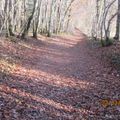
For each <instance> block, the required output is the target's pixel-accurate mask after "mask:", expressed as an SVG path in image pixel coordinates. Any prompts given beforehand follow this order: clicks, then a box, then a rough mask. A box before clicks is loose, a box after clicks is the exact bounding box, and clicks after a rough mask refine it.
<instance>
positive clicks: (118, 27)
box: [114, 0, 120, 40]
mask: <svg viewBox="0 0 120 120" xmlns="http://www.w3.org/2000/svg"><path fill="white" fill-rule="evenodd" d="M114 39H116V40H119V39H120V0H118V14H117V21H116V34H115V37H114Z"/></svg>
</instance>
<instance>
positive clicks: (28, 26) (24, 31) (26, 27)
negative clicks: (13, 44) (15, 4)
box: [21, 0, 37, 38]
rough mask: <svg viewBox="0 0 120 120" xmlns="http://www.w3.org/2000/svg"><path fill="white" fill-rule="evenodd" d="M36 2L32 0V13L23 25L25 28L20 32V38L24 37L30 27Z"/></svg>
mask: <svg viewBox="0 0 120 120" xmlns="http://www.w3.org/2000/svg"><path fill="white" fill-rule="evenodd" d="M36 3H37V0H34V6H33V10H32V14H31V16H30V17H29V18H28V20H27V25H26V26H25V28H24V30H23V32H22V35H21V38H25V36H26V35H27V34H28V31H29V28H30V25H31V22H32V19H33V16H34V13H35V8H36Z"/></svg>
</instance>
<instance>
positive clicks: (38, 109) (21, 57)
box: [0, 31, 120, 120]
mask: <svg viewBox="0 0 120 120" xmlns="http://www.w3.org/2000/svg"><path fill="white" fill-rule="evenodd" d="M91 50H92V49H90V47H88V43H87V37H86V36H85V35H84V34H82V33H79V31H76V34H74V35H64V36H54V37H52V38H49V39H48V38H46V37H40V38H39V39H38V40H35V39H33V38H28V39H26V41H19V40H17V42H16V43H13V42H11V41H9V40H4V39H1V40H0V57H1V59H0V68H1V72H0V120H119V118H120V116H119V114H120V106H119V105H113V104H112V103H111V104H110V103H109V105H108V103H107V104H105V103H103V102H104V101H103V100H104V99H105V100H110V101H115V100H120V81H119V80H120V79H119V78H117V77H115V76H114V75H113V74H112V73H111V71H110V69H109V68H106V67H105V66H103V65H102V64H101V62H100V60H99V59H98V58H96V54H95V55H94V52H95V51H93V54H91V52H90V51H91ZM105 105H106V106H105Z"/></svg>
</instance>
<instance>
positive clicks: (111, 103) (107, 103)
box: [100, 100, 120, 107]
mask: <svg viewBox="0 0 120 120" xmlns="http://www.w3.org/2000/svg"><path fill="white" fill-rule="evenodd" d="M100 103H101V105H102V106H103V107H108V106H120V100H101V101H100Z"/></svg>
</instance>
